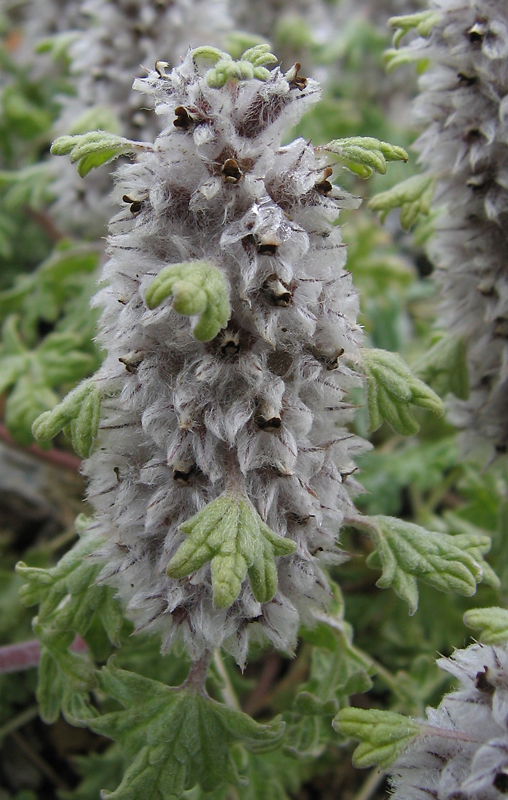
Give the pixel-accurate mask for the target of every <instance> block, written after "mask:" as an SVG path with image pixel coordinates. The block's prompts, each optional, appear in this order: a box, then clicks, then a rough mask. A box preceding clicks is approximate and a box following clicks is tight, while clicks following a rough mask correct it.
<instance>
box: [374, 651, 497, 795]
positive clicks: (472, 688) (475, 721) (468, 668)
mask: <svg viewBox="0 0 508 800" xmlns="http://www.w3.org/2000/svg"><path fill="white" fill-rule="evenodd" d="M438 664H439V666H440V667H441V669H444V670H446V672H449V673H450V674H451V675H453V676H454V677H455V678H457V679H458V680H459V688H458V690H457V691H454V692H451V693H450V694H447V695H446V696H445V697H444V699H443V700H442V701H441V703H440V705H439V706H438V708H436V709H434V708H429V709H428V710H427V720H426V724H425V726H424V727H423V729H422V735H421V736H419V737H418V738H417V739H416V740H415V741H414V742H413V744H412V745H410V747H409V748H408V750H407V751H406V752H405V753H404V755H403V756H402V757H401V758H399V759H398V761H397V762H396V764H395V765H394V766H393V767H391V769H390V772H391V774H392V780H393V784H394V787H395V792H394V794H393V795H392V798H393V800H423V798H436V800H499V798H501V797H503V796H505V795H506V794H507V793H508V648H507V646H506V645H495V646H487V645H481V644H474V645H472V646H471V647H468V648H467V649H465V650H457V651H456V652H455V653H454V654H453V656H452V657H451V658H441V659H440V660H439V661H438Z"/></svg>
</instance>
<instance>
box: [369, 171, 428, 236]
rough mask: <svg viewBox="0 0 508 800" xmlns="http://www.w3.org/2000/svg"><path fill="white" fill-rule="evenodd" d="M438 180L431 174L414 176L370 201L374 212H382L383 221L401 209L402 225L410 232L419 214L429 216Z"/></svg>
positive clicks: (370, 206)
mask: <svg viewBox="0 0 508 800" xmlns="http://www.w3.org/2000/svg"><path fill="white" fill-rule="evenodd" d="M435 186H436V178H435V177H434V176H433V175H430V174H429V173H424V174H423V175H413V177H412V178H408V179H407V180H405V181H402V182H401V183H398V184H397V185H396V186H394V187H393V188H392V189H389V190H388V191H387V192H380V193H379V194H376V195H374V197H373V198H372V199H371V200H370V201H369V208H370V209H371V210H372V211H379V212H381V219H382V220H384V219H385V217H386V215H387V214H388V213H389V212H390V211H392V210H393V209H394V208H400V224H401V225H402V227H403V228H404V230H406V231H408V230H409V229H410V227H411V226H412V225H413V224H414V222H416V218H417V217H418V215H419V214H425V215H427V214H429V213H430V205H431V203H432V198H433V197H434V190H435Z"/></svg>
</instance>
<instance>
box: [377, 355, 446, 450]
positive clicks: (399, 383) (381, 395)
mask: <svg viewBox="0 0 508 800" xmlns="http://www.w3.org/2000/svg"><path fill="white" fill-rule="evenodd" d="M362 352H363V365H364V369H365V374H366V375H367V379H368V387H367V392H368V394H367V399H368V409H369V417H370V429H371V430H376V429H377V428H379V426H380V425H381V423H382V422H383V420H386V421H387V422H388V423H389V424H390V425H391V427H392V428H393V429H394V430H395V431H396V432H397V433H400V434H401V435H402V436H412V435H413V434H415V433H417V432H418V431H419V429H420V426H419V425H418V422H417V421H416V419H415V417H414V416H413V413H412V411H411V410H410V405H417V406H421V407H422V408H427V409H429V410H430V411H432V412H433V413H434V414H435V415H436V416H438V417H440V416H442V415H443V414H444V411H445V409H444V405H443V402H442V400H441V399H440V398H439V397H438V395H437V394H436V393H435V392H433V391H432V389H429V387H428V386H426V384H425V383H423V381H421V380H420V379H419V378H416V377H415V376H414V375H413V373H412V372H411V370H410V369H409V367H408V366H407V365H406V364H405V363H404V361H403V360H402V358H401V357H400V356H399V355H398V353H390V352H389V351H387V350H375V349H370V348H369V349H368V348H364V349H363V351H362Z"/></svg>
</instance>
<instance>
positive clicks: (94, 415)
mask: <svg viewBox="0 0 508 800" xmlns="http://www.w3.org/2000/svg"><path fill="white" fill-rule="evenodd" d="M100 410H101V395H100V392H99V390H98V388H97V385H96V383H95V381H94V380H93V379H90V380H87V381H83V383H80V384H79V386H76V388H75V389H73V390H72V392H69V394H68V395H67V396H66V397H64V399H63V400H62V402H61V403H59V404H58V405H57V406H56V407H55V408H53V409H52V410H51V411H46V412H45V413H44V414H41V415H40V416H39V417H37V419H36V420H35V422H34V424H33V426H32V433H33V435H34V437H35V438H36V439H37V440H38V441H40V442H49V441H51V439H53V438H54V437H55V436H56V435H57V434H58V433H60V431H62V430H63V429H64V428H66V427H67V426H68V425H70V433H71V440H72V446H73V447H74V450H75V451H76V453H77V454H78V456H81V458H88V456H89V454H90V450H91V449H92V444H93V441H94V439H95V437H96V436H97V431H98V429H99V419H100Z"/></svg>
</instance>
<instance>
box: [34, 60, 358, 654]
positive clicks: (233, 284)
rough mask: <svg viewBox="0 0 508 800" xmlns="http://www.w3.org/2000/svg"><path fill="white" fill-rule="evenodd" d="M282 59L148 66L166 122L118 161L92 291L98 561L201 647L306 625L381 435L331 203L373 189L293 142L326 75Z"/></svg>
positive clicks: (243, 645)
mask: <svg viewBox="0 0 508 800" xmlns="http://www.w3.org/2000/svg"><path fill="white" fill-rule="evenodd" d="M272 60H273V57H272V56H271V54H269V53H268V48H267V47H260V48H251V49H250V50H249V51H247V53H245V54H244V56H243V57H242V58H241V59H240V61H238V62H234V61H233V60H232V59H229V60H228V59H227V58H226V57H225V56H224V54H223V53H221V52H220V51H217V50H215V49H214V48H199V50H197V51H194V52H193V53H189V55H188V56H187V58H186V59H185V61H184V62H183V64H182V65H181V66H180V67H178V68H177V69H174V70H173V71H172V72H168V73H167V72H166V71H165V68H164V65H161V64H160V63H158V64H157V69H156V70H155V71H154V72H151V73H150V74H149V75H148V77H147V78H146V79H144V80H138V81H136V87H137V88H140V89H141V90H143V91H144V92H150V93H151V94H152V95H153V97H154V99H155V104H156V110H157V112H158V113H159V114H161V115H162V120H163V123H164V125H165V128H164V130H163V132H162V133H161V135H160V136H159V137H158V138H157V140H156V142H155V145H154V147H153V149H152V150H151V151H149V150H145V151H144V152H138V153H137V154H136V158H137V161H136V163H134V164H132V165H128V166H122V167H120V168H119V170H118V172H117V184H118V189H117V193H118V194H117V196H118V198H123V202H124V208H123V210H122V211H121V212H120V213H119V214H117V216H116V217H114V218H113V220H112V222H111V226H110V231H111V235H110V239H109V247H110V253H111V259H110V261H109V263H108V264H107V265H106V267H105V270H104V274H103V280H104V283H105V288H103V289H102V290H101V291H100V292H99V294H98V295H97V297H96V300H95V304H96V305H98V306H101V307H102V308H103V315H102V323H101V324H102V332H101V333H100V341H101V342H102V344H103V346H104V348H105V349H106V350H107V352H108V355H107V358H106V360H105V362H104V364H103V366H102V367H101V370H100V371H99V372H98V373H97V375H96V376H95V378H94V385H95V386H96V387H97V391H98V392H99V394H100V397H101V398H102V403H101V418H100V424H99V430H98V436H97V439H96V445H95V449H94V451H93V453H92V455H91V457H90V458H89V459H88V461H87V462H85V465H84V471H85V473H86V474H87V475H88V477H89V482H90V490H89V496H90V501H91V502H92V503H93V505H94V506H95V521H94V523H93V526H92V527H93V529H94V530H95V531H96V532H97V534H98V535H100V536H103V537H104V538H105V539H106V540H107V544H106V545H105V547H104V548H103V550H102V551H101V553H100V554H99V555H100V556H102V557H103V558H104V559H105V561H106V563H107V566H106V567H105V568H104V569H103V571H102V575H101V580H102V581H103V582H104V583H107V584H108V585H112V586H115V587H116V588H117V590H118V594H119V596H120V597H121V598H122V600H123V601H124V604H125V605H126V606H127V610H128V613H129V614H130V616H131V617H132V618H133V619H134V620H135V622H136V624H137V627H138V629H139V630H145V629H155V630H158V631H160V632H161V634H162V637H163V647H164V648H166V649H167V648H169V647H170V646H171V645H172V643H173V642H174V641H175V640H181V641H183V643H184V645H185V646H186V648H187V649H188V651H189V652H190V654H191V656H192V658H194V659H198V658H199V657H200V656H201V655H202V654H203V653H204V652H206V651H208V650H210V649H212V648H215V647H217V646H221V645H222V646H223V647H224V648H225V649H226V650H227V651H228V652H230V653H232V654H233V655H234V656H235V657H236V658H237V659H238V661H239V662H240V663H242V662H244V660H245V658H246V654H247V648H248V643H249V640H251V639H257V640H263V639H268V640H270V641H271V642H272V643H273V644H274V645H275V646H276V647H278V648H281V649H283V650H290V649H291V648H292V647H293V645H294V644H295V641H296V635H297V631H298V627H299V625H300V623H301V622H303V623H306V624H311V623H312V617H313V610H314V609H318V608H319V607H322V606H323V605H325V604H326V603H327V601H328V599H329V596H330V589H329V586H328V582H327V579H326V577H325V574H324V572H323V569H324V568H325V567H326V566H327V565H328V564H330V563H336V562H338V561H340V560H341V553H340V551H339V550H338V548H337V537H338V534H339V530H340V527H341V524H342V522H343V519H344V516H345V515H346V514H347V515H351V513H352V512H353V511H354V508H353V506H352V502H351V500H350V498H349V494H348V488H349V487H353V488H354V487H355V484H354V481H353V480H352V479H351V478H349V479H348V475H351V473H352V472H354V470H355V464H354V457H355V456H356V454H357V453H358V452H360V451H362V450H364V449H365V448H366V447H367V445H366V443H365V442H363V441H362V440H360V439H358V438H357V437H355V436H354V435H352V434H351V433H350V432H349V431H348V430H347V428H346V425H347V423H348V422H349V421H350V420H351V418H352V414H353V413H354V408H353V407H352V406H351V405H350V404H348V403H347V402H345V399H344V398H345V394H346V392H347V391H348V390H349V389H350V388H351V387H354V386H358V385H360V383H361V379H360V376H359V374H358V373H357V372H356V371H355V368H354V365H355V364H357V363H358V362H359V358H360V355H359V345H360V331H359V328H358V326H357V324H356V315H357V311H358V299H357V296H356V293H355V291H354V289H353V287H352V283H351V278H350V276H349V274H348V273H347V272H346V271H345V269H344V264H345V260H346V253H345V249H344V247H343V245H342V244H341V238H340V230H339V229H338V228H337V227H334V225H333V222H334V221H335V220H336V219H337V217H338V215H339V212H340V209H341V208H344V207H347V208H352V207H356V206H357V205H358V201H357V200H356V198H353V197H351V195H348V194H347V193H345V192H342V191H341V190H339V189H337V188H335V187H333V186H332V184H331V183H330V182H329V181H328V180H327V179H328V178H329V177H330V174H331V169H330V168H329V167H325V166H323V164H322V163H320V162H318V161H317V159H316V155H315V152H314V148H313V147H312V146H311V145H310V144H309V143H308V142H306V141H304V140H302V139H297V140H296V141H294V142H292V143H291V144H288V145H286V146H284V147H282V146H281V144H280V142H281V138H282V136H283V135H284V133H285V132H286V131H287V130H288V128H290V127H291V126H292V125H294V124H295V122H297V121H298V120H299V118H300V117H301V115H302V114H303V113H304V112H305V111H306V110H307V109H308V108H309V107H310V106H311V105H312V104H314V103H315V102H317V100H318V99H319V87H318V85H317V84H316V83H315V81H312V80H307V79H305V78H301V77H299V76H298V71H297V69H296V68H293V69H292V70H290V71H289V72H288V73H286V75H284V74H283V73H282V72H281V71H280V69H279V68H277V67H276V68H275V69H273V70H272V71H271V72H268V69H267V67H266V65H267V64H268V65H270V66H272ZM219 64H223V65H225V66H224V70H226V66H227V65H228V64H229V65H230V67H228V69H229V72H228V78H227V81H226V82H225V83H223V82H222V81H219V80H217V79H216V78H217V74H218V72H219V73H220V72H221V70H223V67H222V66H221V68H220V70H218V65H219ZM238 64H246V65H247V67H246V69H245V71H243V70H244V68H243V67H241V68H239V67H238ZM257 69H259V70H264V72H263V71H261V72H259V73H258V75H256V73H255V70H257ZM226 71H227V70H226ZM265 73H266V74H265ZM245 76H247V77H245ZM189 316H190V320H189ZM342 356H343V358H342ZM346 359H347V361H346ZM347 364H349V365H350V366H347ZM351 365H353V366H351ZM62 413H63V412H59V414H60V416H62ZM48 424H49V423H48ZM55 424H56V423H55ZM346 482H347V485H346Z"/></svg>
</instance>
